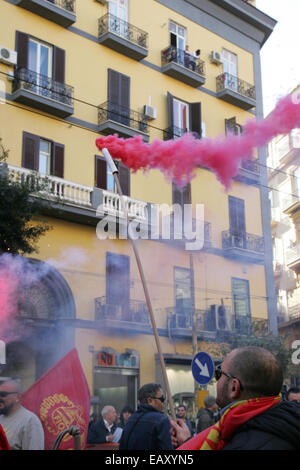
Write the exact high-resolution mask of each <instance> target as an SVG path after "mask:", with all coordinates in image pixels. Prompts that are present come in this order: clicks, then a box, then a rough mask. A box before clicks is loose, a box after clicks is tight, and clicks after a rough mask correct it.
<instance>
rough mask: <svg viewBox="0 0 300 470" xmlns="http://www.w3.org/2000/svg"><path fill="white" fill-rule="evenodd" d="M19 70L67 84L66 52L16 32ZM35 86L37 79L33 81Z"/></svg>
mask: <svg viewBox="0 0 300 470" xmlns="http://www.w3.org/2000/svg"><path fill="white" fill-rule="evenodd" d="M16 51H17V53H18V56H17V57H18V59H17V60H18V63H17V68H18V70H20V69H26V70H29V71H31V72H32V75H33V77H34V76H35V75H36V74H40V75H42V76H43V77H48V78H50V79H52V80H55V81H57V82H59V83H65V51H64V50H63V49H60V48H59V47H56V46H54V45H51V44H47V43H45V42H43V41H41V40H39V39H36V38H33V37H31V36H30V35H29V34H26V33H23V32H20V31H17V32H16ZM32 80H33V83H34V84H35V85H39V83H36V78H35V79H32Z"/></svg>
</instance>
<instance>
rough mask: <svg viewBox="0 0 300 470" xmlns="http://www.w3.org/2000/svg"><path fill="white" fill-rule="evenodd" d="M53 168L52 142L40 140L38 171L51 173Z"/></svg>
mask: <svg viewBox="0 0 300 470" xmlns="http://www.w3.org/2000/svg"><path fill="white" fill-rule="evenodd" d="M50 168H51V143H50V142H48V141H47V140H42V139H41V140H40V152H39V165H38V171H39V172H40V173H43V174H45V175H50Z"/></svg>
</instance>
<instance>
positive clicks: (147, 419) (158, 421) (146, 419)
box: [119, 405, 173, 450]
mask: <svg viewBox="0 0 300 470" xmlns="http://www.w3.org/2000/svg"><path fill="white" fill-rule="evenodd" d="M170 428H171V425H170V421H169V419H168V418H167V417H166V416H165V415H164V414H163V413H160V412H159V411H157V410H156V409H155V408H153V407H152V406H150V405H139V407H138V409H137V411H135V412H134V413H133V414H132V415H131V416H130V418H129V419H128V421H127V423H126V426H125V428H124V429H123V433H122V437H121V441H120V447H119V450H173V446H172V441H171V434H170Z"/></svg>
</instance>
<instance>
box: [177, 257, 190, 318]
mask: <svg viewBox="0 0 300 470" xmlns="http://www.w3.org/2000/svg"><path fill="white" fill-rule="evenodd" d="M174 294H175V312H176V313H177V314H180V315H191V313H192V279H191V270H190V269H188V268H180V267H177V266H175V267H174Z"/></svg>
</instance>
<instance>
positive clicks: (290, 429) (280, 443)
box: [223, 401, 300, 450]
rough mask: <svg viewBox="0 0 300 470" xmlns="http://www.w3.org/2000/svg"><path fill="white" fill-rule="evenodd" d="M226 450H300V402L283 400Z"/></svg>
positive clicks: (245, 426)
mask: <svg viewBox="0 0 300 470" xmlns="http://www.w3.org/2000/svg"><path fill="white" fill-rule="evenodd" d="M223 450H300V403H297V402H288V401H282V402H280V403H278V405H275V406H273V407H272V408H270V409H269V410H267V411H265V412H264V413H262V414H261V415H259V416H256V417H255V418H253V419H250V420H249V421H248V422H247V423H245V424H243V425H242V426H241V427H240V428H238V430H237V431H236V433H235V434H234V435H233V437H232V438H231V439H230V443H229V444H227V445H225V447H224V448H223Z"/></svg>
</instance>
